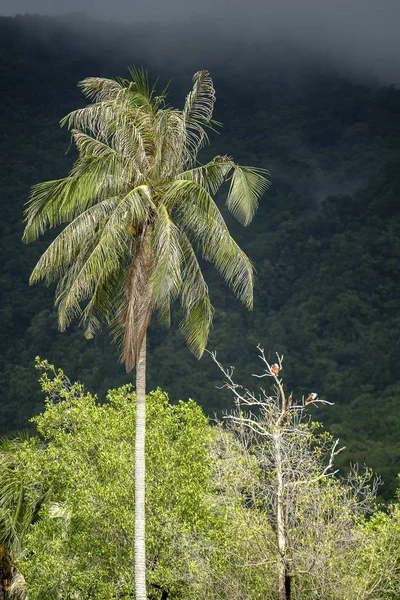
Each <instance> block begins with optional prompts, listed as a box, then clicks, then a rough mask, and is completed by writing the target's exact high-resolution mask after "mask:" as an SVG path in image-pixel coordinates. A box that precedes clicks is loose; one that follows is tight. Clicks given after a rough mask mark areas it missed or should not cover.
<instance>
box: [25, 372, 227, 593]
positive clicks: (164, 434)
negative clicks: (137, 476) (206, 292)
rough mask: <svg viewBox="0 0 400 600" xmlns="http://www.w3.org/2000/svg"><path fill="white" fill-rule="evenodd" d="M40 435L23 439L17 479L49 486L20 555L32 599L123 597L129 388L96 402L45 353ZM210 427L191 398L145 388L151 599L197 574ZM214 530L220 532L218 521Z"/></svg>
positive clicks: (208, 521)
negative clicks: (148, 391)
mask: <svg viewBox="0 0 400 600" xmlns="http://www.w3.org/2000/svg"><path fill="white" fill-rule="evenodd" d="M39 367H40V368H42V369H43V368H44V369H45V373H44V375H43V376H42V378H41V383H42V389H43V390H44V391H45V392H46V394H47V399H46V410H45V412H44V413H42V414H41V415H39V416H38V417H36V418H35V419H34V421H35V422H36V424H37V428H38V432H39V435H40V443H39V442H38V440H36V439H35V440H31V441H27V442H25V443H24V444H22V445H21V447H20V449H19V451H18V456H19V459H20V460H22V461H23V468H22V469H21V471H22V472H23V473H24V478H25V481H27V482H32V481H39V482H40V484H41V487H42V486H43V487H44V488H45V489H47V490H48V493H47V496H46V500H45V502H44V503H43V505H42V507H41V509H40V517H41V518H40V520H39V521H38V522H37V523H35V525H34V526H33V527H32V528H31V531H30V533H29V535H28V536H27V539H26V546H25V550H26V552H25V556H24V558H23V560H22V561H21V563H20V566H21V570H22V571H23V572H24V573H25V574H26V578H27V586H28V590H29V595H30V598H33V599H34V598H52V597H54V594H55V593H56V590H59V593H61V594H62V596H61V597H63V598H70V597H71V596H72V595H74V594H77V596H75V597H81V598H99V599H100V598H102V599H103V598H104V599H105V598H127V597H130V594H131V593H132V589H133V587H132V585H133V529H134V521H133V510H132V507H133V501H134V498H133V489H134V488H133V466H132V464H133V440H134V413H135V402H134V395H135V394H134V392H132V390H131V388H130V386H125V387H122V388H120V389H118V390H112V391H110V393H109V396H108V402H107V403H106V404H104V405H99V404H97V402H96V399H95V398H94V397H93V396H92V395H91V394H90V393H88V392H86V391H85V390H84V388H83V386H82V385H81V384H78V383H75V384H72V385H71V384H70V383H69V381H68V380H67V379H66V377H65V375H64V373H63V371H61V370H60V371H54V369H53V367H51V366H50V365H49V364H48V363H47V362H46V361H44V362H41V363H39ZM210 438H211V429H210V427H209V425H208V420H207V419H206V417H205V416H204V415H203V413H202V411H201V409H200V407H199V406H198V405H196V404H195V403H194V402H193V401H189V402H179V403H178V404H177V405H175V406H172V405H171V404H169V402H168V397H167V395H166V394H165V393H163V392H161V390H157V391H156V392H152V393H151V394H149V396H148V413H147V446H146V451H147V465H148V467H147V469H148V470H147V482H146V485H147V523H148V527H147V548H148V556H149V559H148V560H149V584H150V590H152V591H151V597H154V598H158V597H159V592H158V591H157V590H159V589H166V590H170V593H171V594H172V596H171V597H176V598H178V597H180V590H181V589H182V588H187V586H190V580H191V579H193V578H194V579H195V577H196V568H197V565H196V556H195V547H196V544H195V542H194V541H192V538H193V540H194V539H195V534H198V533H199V532H204V531H207V529H209V528H210V527H211V526H212V527H214V526H217V523H216V519H215V517H213V515H212V512H211V510H210V506H209V503H208V495H209V493H210V485H211V479H210V475H211V470H212V458H211V455H210V453H209V443H210ZM217 530H220V528H218V526H217Z"/></svg>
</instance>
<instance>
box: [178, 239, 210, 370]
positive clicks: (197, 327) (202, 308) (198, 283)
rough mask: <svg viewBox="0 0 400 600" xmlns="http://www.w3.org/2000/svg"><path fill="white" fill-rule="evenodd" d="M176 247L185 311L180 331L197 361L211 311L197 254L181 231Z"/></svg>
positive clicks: (201, 353)
mask: <svg viewBox="0 0 400 600" xmlns="http://www.w3.org/2000/svg"><path fill="white" fill-rule="evenodd" d="M179 243H180V247H181V250H182V256H183V264H182V286H181V291H180V295H181V306H182V309H183V311H184V318H183V319H182V321H181V323H180V329H181V331H182V333H183V335H184V336H185V339H186V342H187V344H188V346H189V348H190V350H191V351H192V352H193V354H194V355H195V356H197V358H200V357H201V356H202V355H203V352H204V350H205V348H206V346H207V340H208V335H209V332H210V328H211V324H212V318H213V308H212V306H211V302H210V297H209V294H208V286H207V284H206V282H205V280H204V277H203V274H202V272H201V269H200V265H199V263H198V260H197V258H196V254H195V252H194V250H193V248H192V245H191V243H190V241H189V239H188V238H187V236H186V235H185V233H184V232H183V231H180V233H179Z"/></svg>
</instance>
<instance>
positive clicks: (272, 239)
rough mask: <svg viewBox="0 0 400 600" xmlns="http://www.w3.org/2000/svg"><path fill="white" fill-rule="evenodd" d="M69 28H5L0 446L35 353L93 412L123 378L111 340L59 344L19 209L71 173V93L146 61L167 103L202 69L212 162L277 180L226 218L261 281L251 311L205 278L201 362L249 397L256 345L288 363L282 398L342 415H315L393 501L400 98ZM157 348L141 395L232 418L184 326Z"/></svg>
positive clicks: (22, 405)
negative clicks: (240, 215) (222, 159)
mask: <svg viewBox="0 0 400 600" xmlns="http://www.w3.org/2000/svg"><path fill="white" fill-rule="evenodd" d="M74 23H75V25H74ZM77 23H80V24H81V21H80V20H79V19H78V20H77V21H76V22H74V21H73V20H72V25H74V26H72V25H71V22H66V21H63V20H56V19H46V18H42V17H28V16H26V17H17V18H1V19H0V55H1V61H0V69H1V74H0V81H1V85H2V93H1V95H0V118H1V131H2V144H1V147H0V153H1V157H0V162H1V165H2V176H1V178H0V198H1V255H2V265H1V308H0V310H1V325H0V327H1V333H0V338H1V348H2V349H1V359H0V381H1V387H2V401H1V405H0V427H1V432H2V433H6V432H11V431H15V430H17V429H24V428H27V427H28V426H29V423H28V420H29V419H30V418H31V417H32V416H33V415H34V414H37V413H38V412H40V411H41V410H42V403H43V398H42V395H41V394H40V390H39V387H38V384H37V380H36V374H35V372H34V364H33V363H34V357H35V356H36V355H37V354H40V355H41V356H43V357H46V358H48V359H49V360H50V361H51V362H54V363H55V364H56V365H57V366H60V367H62V368H64V369H65V370H66V371H67V372H68V373H69V374H70V376H71V377H72V378H73V379H79V380H81V381H84V382H85V385H86V386H87V387H88V389H90V390H91V391H92V392H95V393H97V394H98V396H99V398H100V399H101V400H102V399H104V398H105V393H106V391H107V390H108V389H109V388H114V387H116V386H118V385H121V384H123V383H126V382H127V381H128V380H129V379H128V377H127V376H126V375H125V373H124V370H123V367H122V366H121V365H120V364H119V363H118V360H117V351H116V349H115V347H114V346H112V345H111V341H110V338H109V336H108V335H104V336H99V337H97V338H96V339H95V340H93V341H91V342H88V341H86V340H85V339H84V338H83V336H82V332H81V331H80V330H78V328H77V327H73V328H71V330H70V331H69V332H67V333H64V334H60V333H58V331H57V323H56V314H55V311H54V309H53V296H54V290H52V289H46V288H44V286H37V287H33V288H30V287H29V286H28V279H29V274H30V272H31V270H32V267H33V266H34V264H35V263H36V261H37V259H38V257H39V256H40V254H41V253H42V252H43V250H44V249H45V247H46V246H47V243H48V239H49V238H46V239H43V240H41V241H40V242H38V243H36V244H34V245H32V246H28V247H27V246H24V245H23V244H22V242H21V236H22V231H23V223H22V218H23V217H22V215H23V206H24V203H25V202H26V200H27V198H28V195H29V189H30V187H31V185H32V184H34V183H36V182H39V181H43V180H48V179H53V178H57V177H61V176H64V175H65V174H66V173H67V171H68V169H69V168H70V166H71V164H72V162H73V159H74V151H73V150H71V149H69V146H70V139H69V135H68V133H67V132H66V131H64V130H61V129H60V128H59V126H58V122H59V120H60V119H61V117H63V116H64V115H65V114H66V113H67V112H68V111H70V110H72V109H73V108H76V107H77V106H80V105H83V98H82V97H81V95H80V92H79V90H78V89H77V87H76V84H77V82H78V81H79V80H81V79H82V78H84V77H86V76H88V75H101V76H115V75H116V74H120V75H125V72H126V65H127V64H143V65H144V66H145V67H146V68H147V69H148V70H149V72H150V75H151V77H152V78H155V77H156V76H157V75H159V74H160V75H161V81H162V82H167V79H168V78H169V77H172V83H171V86H170V89H171V103H172V104H173V105H174V104H176V103H175V101H174V98H175V97H177V98H181V97H182V93H181V91H182V90H186V89H187V88H188V84H189V83H190V77H191V74H192V73H193V71H194V70H196V69H197V68H199V66H200V67H201V66H206V67H207V68H208V69H209V70H210V72H211V75H212V77H213V80H214V84H215V87H216V91H217V104H216V117H217V119H218V120H220V121H221V122H223V125H224V126H223V128H222V129H221V130H220V132H219V134H218V135H217V134H213V135H212V136H211V148H210V150H207V149H206V150H205V151H204V154H203V156H204V160H206V159H207V156H208V155H210V156H211V155H215V154H217V153H221V154H223V153H229V154H231V155H232V156H234V157H235V159H237V161H238V162H239V163H242V164H250V165H255V166H259V167H265V168H268V169H269V170H270V174H271V181H272V187H271V189H270V191H269V192H268V193H267V194H266V195H265V197H264V198H263V200H262V202H261V206H260V209H259V212H258V214H257V216H256V219H255V220H254V222H253V224H252V225H251V226H250V227H249V228H248V229H246V230H241V228H240V227H236V226H235V225H234V223H233V222H232V221H230V220H229V219H228V221H229V224H230V226H231V230H232V232H233V234H234V236H235V238H236V239H237V240H238V242H239V243H240V245H241V246H242V247H243V248H244V250H245V251H246V252H247V254H248V255H249V256H250V258H251V259H252V260H253V262H254V265H255V268H256V272H257V275H256V286H255V305H254V310H253V312H252V313H247V312H246V310H245V309H244V308H243V307H242V306H241V305H240V304H239V302H237V301H236V300H235V299H234V298H233V297H232V296H231V295H230V294H229V293H227V292H226V290H225V286H224V284H223V283H222V282H221V281H220V280H219V279H218V276H216V275H215V274H214V273H213V272H212V271H211V270H210V272H209V273H208V272H207V271H206V277H207V276H208V277H207V280H208V282H209V285H210V288H211V299H212V301H213V303H214V306H215V308H216V313H215V320H214V328H213V331H212V334H211V338H210V343H209V348H210V349H212V350H216V351H217V352H218V356H219V357H220V358H221V360H223V361H224V363H225V364H226V363H228V364H232V365H235V366H236V367H237V371H238V376H239V377H240V378H241V379H242V381H244V382H246V383H248V384H250V379H251V377H250V374H251V373H252V365H253V364H254V356H255V346H256V345H257V344H258V343H260V344H261V345H262V346H263V347H264V348H265V349H266V351H267V352H268V357H269V358H270V359H273V358H274V353H275V352H276V351H277V352H279V353H281V354H282V353H283V354H284V355H285V362H284V370H285V380H286V383H287V385H288V387H289V388H290V389H294V390H296V393H297V395H300V396H301V394H305V395H306V394H308V393H309V392H310V391H311V390H312V391H317V392H319V394H320V395H321V396H322V397H324V398H326V399H327V400H329V401H330V402H334V403H335V406H334V407H332V408H330V409H329V410H326V409H324V408H319V409H318V410H317V409H314V410H315V412H316V416H317V418H318V419H319V420H323V421H324V423H325V425H326V426H327V428H328V429H329V431H331V432H332V433H333V434H334V435H335V436H337V437H340V438H341V441H342V443H343V444H345V445H346V447H347V450H346V452H343V453H342V454H341V455H340V457H338V458H340V460H341V461H342V464H343V465H345V464H348V463H349V462H350V461H357V462H360V463H361V464H362V463H364V462H366V463H367V464H368V466H370V467H372V468H374V469H375V470H376V471H377V472H379V473H380V474H381V475H382V477H383V479H384V481H385V487H384V488H383V493H384V495H385V497H386V498H390V497H393V493H394V489H395V484H396V482H395V478H396V475H397V473H398V472H399V471H400V450H399V446H398V443H397V440H398V432H399V428H400V404H399V402H398V395H399V394H400V382H399V377H398V363H399V358H400V335H399V334H400V319H399V305H400V295H399V268H400V267H399V265H400V262H399V258H400V237H399V233H400V210H399V197H400V171H399V166H400V154H399V151H400V92H399V91H398V90H397V89H396V88H395V87H394V86H391V85H380V84H378V83H377V82H362V81H360V80H355V79H354V77H353V78H351V77H350V76H348V75H346V74H344V73H342V72H339V71H337V70H335V69H334V68H332V67H331V66H329V65H327V64H323V63H322V62H321V61H316V62H315V64H307V65H305V66H304V67H302V68H298V66H296V67H294V66H292V67H291V66H290V64H289V63H290V61H288V64H284V65H283V64H281V63H279V61H274V60H270V61H268V60H267V59H266V58H265V62H263V60H264V59H261V58H259V59H257V60H256V59H254V64H252V57H253V55H252V54H251V53H249V54H248V59H245V58H243V57H242V60H241V65H242V66H241V65H234V64H233V61H232V62H227V63H226V64H224V61H223V60H222V59H221V60H218V59H217V58H210V59H209V60H208V63H209V64H207V65H197V64H188V63H189V62H190V60H189V59H188V61H187V63H185V64H183V65H181V64H180V63H179V61H175V62H173V63H172V64H167V59H165V64H162V62H161V60H158V61H156V60H155V58H154V54H153V55H152V56H151V55H146V51H145V46H144V45H142V44H141V42H143V39H144V37H145V36H144V34H143V33H142V34H141V35H137V36H135V35H134V33H135V30H134V28H133V29H132V32H130V34H131V39H132V42H131V43H128V42H127V40H126V37H127V35H126V34H127V30H125V29H121V32H122V33H124V36H125V38H124V39H125V42H124V43H122V42H121V37H123V36H119V37H118V39H119V40H120V43H119V44H116V45H115V46H114V47H113V45H112V44H108V45H107V43H106V42H105V41H104V39H105V33H104V30H103V29H102V26H100V25H97V27H98V35H97V38H96V39H95V38H91V40H89V41H86V42H84V36H83V35H82V31H83V30H84V28H83V25H82V24H81V26H82V28H83V29H81V30H80V29H79V27H78V25H77ZM74 27H75V28H74ZM93 27H95V26H94V25H93ZM104 27H105V26H104ZM117 29H118V28H117V27H115V31H113V34H112V35H117V34H119V33H121V32H119V31H117ZM110 35H111V34H110ZM115 39H116V38H115ZM176 52H177V53H179V49H177V50H176ZM246 60H247V61H248V63H246ZM248 64H250V65H251V68H248ZM243 65H244V66H243ZM246 65H247V66H246ZM221 203H223V195H221ZM177 320H178V319H175V321H176V322H177ZM149 349H150V357H149V389H151V388H155V387H156V386H161V387H162V388H163V389H165V390H167V391H168V393H169V395H170V398H171V399H172V401H174V400H176V401H177V400H178V399H179V398H188V397H192V398H194V399H195V400H196V401H198V402H199V403H200V404H201V405H202V406H203V408H204V410H205V412H206V413H207V414H209V415H212V414H213V413H214V412H215V411H221V410H223V409H226V408H228V407H230V406H231V402H232V400H231V397H230V396H229V395H228V394H225V393H224V392H221V391H216V389H215V386H216V385H220V383H221V378H220V375H219V373H218V371H217V369H216V367H215V365H214V364H213V363H212V361H211V360H209V359H208V358H207V357H205V358H203V359H202V360H201V361H200V362H199V361H197V360H196V359H195V358H194V357H193V356H192V355H191V354H190V353H189V351H188V350H187V348H186V347H185V344H184V340H183V338H182V337H181V335H180V333H179V331H178V329H177V328H176V327H174V326H173V327H172V328H171V329H170V330H168V331H166V330H164V329H162V328H160V327H159V326H158V325H157V323H154V324H153V323H152V325H151V327H150V340H149Z"/></svg>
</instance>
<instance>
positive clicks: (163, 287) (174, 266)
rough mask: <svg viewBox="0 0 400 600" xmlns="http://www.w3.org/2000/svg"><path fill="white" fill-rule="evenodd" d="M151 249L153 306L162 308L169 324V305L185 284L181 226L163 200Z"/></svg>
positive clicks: (162, 312) (156, 218)
mask: <svg viewBox="0 0 400 600" xmlns="http://www.w3.org/2000/svg"><path fill="white" fill-rule="evenodd" d="M151 253H152V256H153V262H154V267H153V270H152V273H151V277H150V281H149V286H150V288H151V301H152V306H153V307H154V308H156V309H158V310H159V312H160V314H161V316H164V319H163V320H164V322H165V323H166V325H169V316H170V308H169V307H170V304H171V302H172V301H173V300H174V299H175V298H176V297H177V296H178V294H179V292H180V289H181V286H182V250H181V247H180V244H179V230H178V228H177V226H176V225H175V223H174V222H173V221H172V219H171V217H170V215H169V214H168V210H167V208H166V206H165V205H164V204H161V205H160V206H159V208H158V211H157V215H156V217H155V220H154V227H153V230H152V237H151Z"/></svg>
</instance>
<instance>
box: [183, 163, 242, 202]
mask: <svg viewBox="0 0 400 600" xmlns="http://www.w3.org/2000/svg"><path fill="white" fill-rule="evenodd" d="M234 167H235V163H234V162H233V160H232V159H231V158H230V157H229V156H215V157H214V158H213V159H212V160H211V161H210V162H208V163H207V164H205V165H201V166H199V167H195V168H193V169H189V170H188V171H184V172H183V173H180V174H179V175H178V176H177V177H176V179H178V180H179V179H187V180H188V181H195V182H196V183H198V184H199V185H200V186H202V187H203V188H204V189H205V190H207V192H209V193H210V194H216V193H217V191H218V190H219V188H220V187H221V185H223V184H224V183H225V181H226V180H227V179H228V176H229V173H230V171H231V170H232V169H233V168H234Z"/></svg>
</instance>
